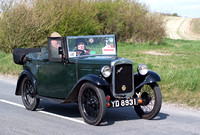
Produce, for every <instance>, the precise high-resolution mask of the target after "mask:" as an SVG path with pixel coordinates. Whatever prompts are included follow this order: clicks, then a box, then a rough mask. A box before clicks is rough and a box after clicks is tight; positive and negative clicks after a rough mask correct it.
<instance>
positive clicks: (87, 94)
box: [78, 83, 107, 125]
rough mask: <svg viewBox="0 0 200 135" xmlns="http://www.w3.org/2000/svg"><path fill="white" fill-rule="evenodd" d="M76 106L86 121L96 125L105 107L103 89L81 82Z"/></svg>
mask: <svg viewBox="0 0 200 135" xmlns="http://www.w3.org/2000/svg"><path fill="white" fill-rule="evenodd" d="M78 106H79V111H80V114H81V116H82V117H83V119H84V121H85V122H86V123H88V124H90V125H98V124H99V123H100V122H101V120H102V118H103V116H104V114H105V112H106V108H107V107H106V99H105V94H104V91H103V90H101V89H100V88H98V87H96V86H95V85H94V84H91V83H85V84H83V85H82V86H81V88H80V91H79V95H78Z"/></svg>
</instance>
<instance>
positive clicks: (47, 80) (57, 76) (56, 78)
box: [24, 56, 117, 99]
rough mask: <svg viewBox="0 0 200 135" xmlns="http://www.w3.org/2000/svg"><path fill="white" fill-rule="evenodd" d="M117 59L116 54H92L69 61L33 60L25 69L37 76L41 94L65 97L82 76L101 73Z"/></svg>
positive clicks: (38, 90)
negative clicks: (102, 69) (104, 67)
mask: <svg viewBox="0 0 200 135" xmlns="http://www.w3.org/2000/svg"><path fill="white" fill-rule="evenodd" d="M115 59H117V57H115V56H114V57H111V56H92V57H81V58H71V59H70V62H69V63H64V62H55V61H37V60H32V61H30V62H29V63H27V64H26V66H25V67H24V69H27V70H29V71H31V72H32V74H33V76H34V77H35V79H36V81H37V94H38V95H39V96H45V97H51V98H59V99H65V98H66V97H68V95H69V94H70V93H71V91H72V89H73V87H74V86H75V84H76V83H77V82H78V80H79V79H80V78H82V77H84V76H86V75H88V74H95V75H100V70H101V68H102V67H103V66H105V65H109V66H110V64H111V62H112V61H113V60H115ZM77 71H78V72H77Z"/></svg>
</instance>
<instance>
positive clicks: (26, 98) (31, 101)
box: [21, 76, 40, 111]
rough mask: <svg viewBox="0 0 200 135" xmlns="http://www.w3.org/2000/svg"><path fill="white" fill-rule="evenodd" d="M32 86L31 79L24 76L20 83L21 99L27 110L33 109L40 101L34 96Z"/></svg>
mask: <svg viewBox="0 0 200 135" xmlns="http://www.w3.org/2000/svg"><path fill="white" fill-rule="evenodd" d="M34 92H35V90H34V86H33V82H32V80H31V79H30V78H29V77H28V76H26V77H24V79H23V81H22V85H21V93H22V101H23V103H24V106H25V107H26V109H27V110H31V111H34V110H35V109H36V108H37V107H38V104H39V102H40V99H38V98H36V97H35V96H34Z"/></svg>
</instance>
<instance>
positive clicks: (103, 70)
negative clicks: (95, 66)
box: [101, 66, 111, 78]
mask: <svg viewBox="0 0 200 135" xmlns="http://www.w3.org/2000/svg"><path fill="white" fill-rule="evenodd" d="M101 74H102V75H103V77H105V78H108V77H109V76H110V75H111V68H110V67H109V66H103V67H102V68H101Z"/></svg>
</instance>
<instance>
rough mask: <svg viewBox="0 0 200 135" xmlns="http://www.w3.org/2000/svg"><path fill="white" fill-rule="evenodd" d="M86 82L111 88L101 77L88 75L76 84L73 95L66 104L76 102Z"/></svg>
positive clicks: (67, 99) (72, 91) (71, 94)
mask: <svg viewBox="0 0 200 135" xmlns="http://www.w3.org/2000/svg"><path fill="white" fill-rule="evenodd" d="M85 82H91V83H94V84H95V85H97V86H101V87H106V86H109V83H108V82H107V81H106V80H104V79H103V78H101V77H99V76H98V75H93V74H89V75H86V76H84V77H82V78H81V79H79V81H78V82H77V83H76V84H75V86H74V87H73V89H72V90H71V93H70V94H69V96H68V97H67V98H66V100H65V102H64V103H68V102H75V101H76V100H77V98H78V93H79V90H80V88H81V86H82V85H83V84H84V83H85Z"/></svg>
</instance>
